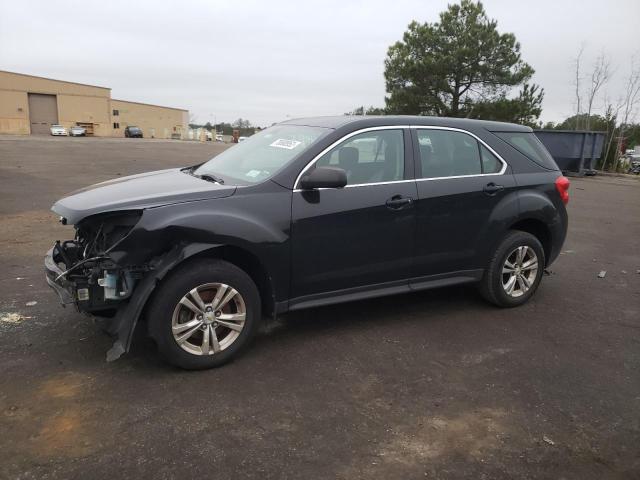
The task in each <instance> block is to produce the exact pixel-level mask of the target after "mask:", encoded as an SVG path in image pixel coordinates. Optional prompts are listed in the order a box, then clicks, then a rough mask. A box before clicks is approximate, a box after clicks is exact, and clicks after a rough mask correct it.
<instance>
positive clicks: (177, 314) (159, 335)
mask: <svg viewBox="0 0 640 480" xmlns="http://www.w3.org/2000/svg"><path fill="white" fill-rule="evenodd" d="M226 287H230V288H231V289H228V288H226ZM194 290H195V291H196V293H197V297H194V296H193V291H194ZM232 290H233V291H235V292H236V293H237V295H234V294H233V291H232ZM218 295H220V297H221V298H219V299H218V300H220V301H218V302H217V303H216V299H217V298H218ZM231 295H233V296H232V297H231V298H230V299H229V300H228V301H227V303H225V304H224V305H223V306H222V307H220V308H219V309H218V307H216V305H220V304H222V303H224V300H225V299H226V298H227V296H231ZM185 298H186V299H187V300H186V301H185ZM181 302H182V303H181ZM185 305H189V307H186V306H185ZM260 305H261V302H260V294H259V293H258V289H257V287H256V285H255V283H254V282H253V280H251V277H249V275H247V274H246V273H245V272H244V271H243V270H241V269H239V268H238V267H236V266H235V265H233V264H231V263H228V262H225V261H223V260H217V259H198V260H192V261H189V262H188V263H186V264H185V265H184V266H182V267H180V268H179V269H178V270H176V271H175V272H173V273H172V274H171V275H170V276H169V277H168V278H166V279H165V280H164V281H163V282H162V283H161V284H160V286H159V287H158V289H157V291H156V293H155V294H154V297H153V300H152V303H151V305H150V308H149V309H148V313H147V320H148V328H149V334H150V335H151V337H153V339H154V340H155V341H156V344H157V346H158V351H159V353H160V355H161V357H162V358H163V359H164V360H165V361H166V362H168V363H170V364H172V365H175V366H177V367H181V368H184V369H187V370H201V369H206V368H213V367H218V366H221V365H224V364H225V363H227V362H229V361H231V360H232V359H234V358H236V357H237V356H239V354H240V353H241V352H242V351H243V350H244V349H245V348H246V347H247V346H248V344H249V342H250V341H251V339H252V338H253V337H254V335H255V334H256V332H257V331H258V329H259V325H260V319H261V312H260ZM193 307H196V308H195V309H194V308H193ZM202 307H206V308H202ZM207 309H208V310H211V311H205V310H207ZM198 311H199V312H201V313H200V314H198V313H196V312H198ZM243 314H244V321H243V322H242V323H241V322H240V320H239V319H240V318H241V317H242V316H243ZM232 318H233V320H232ZM219 322H220V323H224V324H225V325H231V326H233V329H231V328H227V327H226V326H224V325H221V324H220V323H219ZM187 323H190V326H187ZM239 326H241V330H239V331H238V330H237V329H238V327H239ZM205 332H208V333H209V336H208V337H207V338H206V340H205ZM189 334H190V336H187V338H186V340H185V339H182V341H181V342H180V343H179V340H180V338H179V337H181V336H183V335H189ZM205 351H206V352H208V353H207V354H203V352H205Z"/></svg>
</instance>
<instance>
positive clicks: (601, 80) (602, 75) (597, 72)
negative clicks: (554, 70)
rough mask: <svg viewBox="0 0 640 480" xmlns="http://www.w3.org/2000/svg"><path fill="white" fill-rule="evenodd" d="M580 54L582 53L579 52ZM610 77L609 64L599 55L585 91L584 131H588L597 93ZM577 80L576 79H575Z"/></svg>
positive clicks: (605, 58) (607, 60)
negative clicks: (585, 115) (585, 116)
mask: <svg viewBox="0 0 640 480" xmlns="http://www.w3.org/2000/svg"><path fill="white" fill-rule="evenodd" d="M580 54H582V52H580ZM610 77H611V63H610V62H609V59H608V58H607V56H606V55H605V54H604V52H603V53H601V54H600V55H599V56H598V58H597V59H596V63H595V65H594V66H593V70H592V72H591V83H590V85H589V88H588V90H587V119H586V124H585V129H586V130H589V128H590V127H591V111H592V109H593V101H594V100H595V98H596V95H597V94H598V91H599V90H600V89H601V88H602V87H603V86H604V85H605V84H606V83H607V82H608V81H609V78H610ZM576 78H577V77H576Z"/></svg>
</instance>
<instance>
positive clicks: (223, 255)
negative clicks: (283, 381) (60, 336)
mask: <svg viewBox="0 0 640 480" xmlns="http://www.w3.org/2000/svg"><path fill="white" fill-rule="evenodd" d="M568 189H569V181H568V180H567V179H566V178H565V177H563V176H562V174H561V172H560V171H559V170H558V167H557V165H556V164H555V162H554V160H553V158H552V157H551V156H550V155H549V153H548V152H547V151H546V150H545V148H544V147H543V146H542V144H541V143H540V142H539V141H538V139H537V138H536V137H535V135H534V134H533V132H532V130H531V129H530V128H528V127H523V126H520V125H513V124H508V123H498V122H488V121H478V120H466V119H453V118H430V117H402V116H399V117H392V116H389V117H347V116H343V117H320V118H306V119H299V120H290V121H287V122H284V123H280V124H277V125H274V126H272V127H270V128H267V129H266V130H263V131H262V132H260V133H258V134H256V135H253V136H252V137H250V138H248V139H247V140H246V141H245V142H242V143H241V144H238V145H235V146H233V147H231V148H229V149H228V150H226V151H224V152H223V153H221V154H219V155H218V156H216V157H214V158H213V159H211V160H209V161H208V162H206V163H203V164H201V165H197V166H193V167H188V168H172V169H168V170H160V171H155V172H150V173H143V174H140V175H132V176H129V177H125V178H119V179H116V180H111V181H107V182H103V183H100V184H97V185H93V186H91V187H88V188H85V189H82V190H78V191H76V192H73V193H71V194H69V195H68V196H66V197H64V198H63V199H61V200H59V201H58V202H57V203H55V204H54V205H53V207H52V209H53V211H54V212H56V213H57V214H58V215H60V217H61V218H60V220H61V222H62V223H63V224H73V225H74V227H75V236H74V238H73V240H66V241H57V242H56V243H55V245H54V246H53V248H52V249H51V250H49V252H47V255H46V257H45V270H46V278H47V281H48V283H49V285H50V286H51V287H52V288H53V289H54V290H55V291H56V292H57V294H58V296H59V297H60V300H61V302H62V303H63V304H74V305H75V306H76V307H77V308H78V309H79V310H80V311H83V312H87V313H89V314H92V315H94V316H97V317H102V318H103V319H105V320H104V325H105V329H106V330H107V332H108V333H110V334H111V335H113V337H114V338H115V342H114V344H113V347H112V348H111V349H110V350H109V352H108V353H107V358H108V359H115V358H118V357H119V356H120V355H121V354H123V353H124V352H126V351H128V349H129V347H130V345H131V338H132V336H133V331H134V329H135V327H136V324H137V323H138V320H139V319H144V320H145V322H144V324H146V327H147V329H148V332H149V334H150V335H151V337H152V338H153V339H154V340H155V342H156V343H157V346H158V350H159V352H160V354H161V355H162V356H163V357H164V359H165V360H167V361H168V362H170V363H172V364H174V365H177V366H180V367H183V368H188V369H201V368H209V367H214V366H218V365H221V364H223V363H225V362H227V361H229V360H230V359H232V358H233V357H235V356H237V355H238V354H239V353H240V351H241V350H243V349H244V348H245V347H246V346H247V345H248V344H249V341H250V340H251V338H252V337H253V336H254V334H255V333H256V331H257V330H258V329H259V327H260V323H261V319H262V318H263V315H265V316H270V317H275V316H276V315H278V314H282V313H285V312H288V311H293V310H300V309H303V308H309V307H316V306H319V305H327V304H331V303H338V302H345V301H350V300H357V299H365V298H370V297H376V296H382V295H391V294H397V293H404V292H411V291H414V290H422V289H428V288H435V287H441V286H445V285H454V284H463V283H476V284H477V285H478V287H479V290H480V292H481V294H482V296H483V297H484V298H486V299H487V300H488V301H489V302H491V303H493V304H495V305H497V306H499V307H516V306H518V305H522V304H523V303H525V302H526V301H527V300H529V299H530V298H531V296H532V295H533V294H534V292H535V291H536V289H537V288H538V286H539V284H540V280H541V278H542V274H543V271H544V269H545V268H546V267H547V266H549V264H551V262H553V261H554V260H555V259H556V257H557V256H558V254H559V252H560V249H561V247H562V244H563V242H564V239H565V235H566V231H567V211H566V209H565V204H566V203H567V202H568V199H569V193H568ZM141 324H142V322H141Z"/></svg>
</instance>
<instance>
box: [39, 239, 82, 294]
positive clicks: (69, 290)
mask: <svg viewBox="0 0 640 480" xmlns="http://www.w3.org/2000/svg"><path fill="white" fill-rule="evenodd" d="M55 248H56V247H53V248H52V249H50V250H49V251H48V252H47V254H46V255H45V256H44V272H45V278H46V280H47V283H48V284H49V286H50V287H51V288H52V289H53V291H54V292H56V294H57V295H58V298H59V299H60V303H61V304H62V305H69V304H75V303H76V291H75V287H74V286H73V284H71V283H70V282H68V281H67V280H66V279H65V278H64V277H62V274H63V273H64V272H63V271H62V269H61V268H60V267H59V266H58V264H57V263H56V262H55V260H54V250H55Z"/></svg>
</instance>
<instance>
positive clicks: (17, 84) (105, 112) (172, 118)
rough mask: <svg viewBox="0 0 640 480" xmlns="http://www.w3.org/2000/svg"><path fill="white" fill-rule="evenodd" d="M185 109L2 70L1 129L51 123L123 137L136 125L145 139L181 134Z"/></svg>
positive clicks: (27, 129) (34, 128)
mask: <svg viewBox="0 0 640 480" xmlns="http://www.w3.org/2000/svg"><path fill="white" fill-rule="evenodd" d="M188 121H189V112H188V111H187V110H183V109H180V108H171V107H162V106H159V105H149V104H146V103H137V102H128V101H125V100H116V99H113V98H111V89H110V88H105V87H96V86H94V85H84V84H81V83H74V82H67V81H63V80H53V79H50V78H44V77H35V76H32V75H24V74H21V73H13V72H5V71H1V70H0V134H1V133H7V134H17V135H30V134H31V135H34V134H49V128H50V126H51V125H53V124H59V125H63V126H64V127H67V128H70V127H72V126H76V125H80V126H82V127H85V129H86V130H87V134H88V135H94V136H97V137H123V136H124V129H125V127H127V126H134V125H135V126H137V127H140V128H141V129H142V131H143V134H144V136H145V137H146V138H182V136H183V134H184V133H185V132H186V129H187V124H188Z"/></svg>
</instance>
